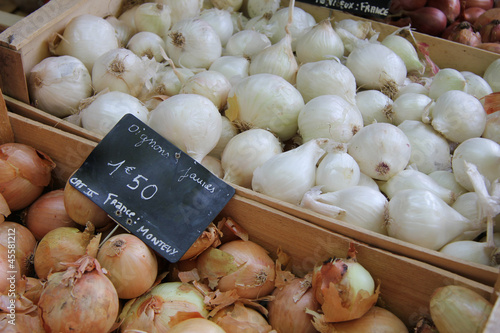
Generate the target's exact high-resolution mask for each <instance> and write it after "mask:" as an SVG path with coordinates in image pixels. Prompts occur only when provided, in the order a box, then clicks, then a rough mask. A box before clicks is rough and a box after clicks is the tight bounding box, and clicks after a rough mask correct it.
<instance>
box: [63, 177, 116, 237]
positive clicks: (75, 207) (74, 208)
mask: <svg viewBox="0 0 500 333" xmlns="http://www.w3.org/2000/svg"><path fill="white" fill-rule="evenodd" d="M64 207H66V212H67V213H68V215H69V217H70V218H71V219H72V220H73V221H75V222H76V223H78V224H80V225H86V224H87V222H89V221H90V222H92V224H93V225H94V226H95V227H96V229H100V228H103V227H105V226H107V225H109V224H110V223H112V221H113V220H112V219H111V218H110V217H109V216H108V213H106V211H105V210H104V209H102V208H101V207H99V206H98V205H96V204H95V203H94V202H92V200H90V199H89V198H87V197H86V196H85V194H83V193H81V192H80V191H78V190H77V189H76V188H74V187H73V186H71V184H70V183H69V181H67V182H66V186H65V187H64Z"/></svg>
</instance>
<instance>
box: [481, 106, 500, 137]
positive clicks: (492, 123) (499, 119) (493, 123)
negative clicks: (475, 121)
mask: <svg viewBox="0 0 500 333" xmlns="http://www.w3.org/2000/svg"><path fill="white" fill-rule="evenodd" d="M483 138H486V139H490V140H493V141H495V142H496V143H498V144H500V111H496V112H493V113H490V114H489V115H487V116H486V126H485V128H484V132H483Z"/></svg>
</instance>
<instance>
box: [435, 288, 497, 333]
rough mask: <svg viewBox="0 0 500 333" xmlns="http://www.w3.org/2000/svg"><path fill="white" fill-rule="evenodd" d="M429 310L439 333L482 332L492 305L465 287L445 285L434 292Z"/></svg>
mask: <svg viewBox="0 0 500 333" xmlns="http://www.w3.org/2000/svg"><path fill="white" fill-rule="evenodd" d="M429 309H430V314H431V318H432V321H433V322H434V324H435V325H436V328H437V329H438V330H439V332H440V333H469V332H481V331H482V330H483V328H484V326H485V325H486V322H487V320H488V317H489V315H490V313H491V311H492V305H491V303H490V302H488V301H487V300H486V299H485V298H484V297H482V296H481V295H479V294H478V293H477V292H475V291H473V290H471V289H469V288H467V287H463V286H458V285H447V286H444V287H439V288H437V289H436V290H435V291H434V293H433V294H432V295H431V299H430V307H429Z"/></svg>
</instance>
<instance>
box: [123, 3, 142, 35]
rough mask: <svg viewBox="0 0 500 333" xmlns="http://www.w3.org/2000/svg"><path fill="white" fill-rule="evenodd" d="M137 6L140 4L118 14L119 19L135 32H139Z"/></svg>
mask: <svg viewBox="0 0 500 333" xmlns="http://www.w3.org/2000/svg"><path fill="white" fill-rule="evenodd" d="M137 8H139V6H132V7H131V8H129V9H127V10H125V11H124V12H123V13H121V14H120V16H118V20H119V21H120V22H123V23H125V24H126V25H127V26H128V27H129V29H131V31H132V32H133V33H136V32H137V27H136V26H135V11H136V10H137Z"/></svg>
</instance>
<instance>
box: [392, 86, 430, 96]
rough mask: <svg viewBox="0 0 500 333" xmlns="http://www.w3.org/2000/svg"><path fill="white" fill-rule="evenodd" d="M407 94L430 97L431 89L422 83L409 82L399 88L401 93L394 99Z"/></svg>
mask: <svg viewBox="0 0 500 333" xmlns="http://www.w3.org/2000/svg"><path fill="white" fill-rule="evenodd" d="M406 93H415V94H422V95H427V96H429V88H428V87H426V86H425V85H424V84H422V83H418V82H407V83H405V84H404V85H403V86H402V87H400V88H399V91H398V93H397V94H396V96H395V97H394V98H398V97H399V96H401V95H403V94H406Z"/></svg>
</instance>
